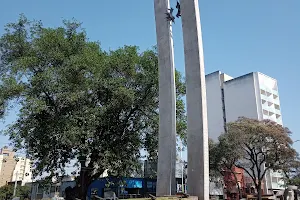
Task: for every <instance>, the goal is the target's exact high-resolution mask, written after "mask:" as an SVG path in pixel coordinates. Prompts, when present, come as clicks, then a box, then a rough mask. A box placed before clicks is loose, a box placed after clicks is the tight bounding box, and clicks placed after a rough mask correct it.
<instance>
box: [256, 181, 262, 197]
mask: <svg viewBox="0 0 300 200" xmlns="http://www.w3.org/2000/svg"><path fill="white" fill-rule="evenodd" d="M255 187H256V190H257V200H262V192H261V180H258V184H255Z"/></svg>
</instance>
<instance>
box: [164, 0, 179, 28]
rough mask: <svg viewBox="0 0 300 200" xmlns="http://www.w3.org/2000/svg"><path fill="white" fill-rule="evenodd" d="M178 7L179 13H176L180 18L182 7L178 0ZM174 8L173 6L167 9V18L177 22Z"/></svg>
mask: <svg viewBox="0 0 300 200" xmlns="http://www.w3.org/2000/svg"><path fill="white" fill-rule="evenodd" d="M176 9H177V13H176V17H177V18H179V17H181V9H180V3H179V2H178V1H177V4H176ZM173 12H174V9H173V8H172V7H171V8H169V9H168V10H167V12H166V15H167V17H166V18H167V20H168V21H172V22H173V23H174V24H175V17H174V15H173Z"/></svg>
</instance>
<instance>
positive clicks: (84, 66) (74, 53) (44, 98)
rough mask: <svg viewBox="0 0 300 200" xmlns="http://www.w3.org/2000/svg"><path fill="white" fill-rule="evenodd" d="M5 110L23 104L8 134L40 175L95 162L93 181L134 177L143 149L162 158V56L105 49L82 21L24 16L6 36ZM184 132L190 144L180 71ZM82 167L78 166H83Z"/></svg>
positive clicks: (0, 87)
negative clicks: (54, 23)
mask: <svg viewBox="0 0 300 200" xmlns="http://www.w3.org/2000/svg"><path fill="white" fill-rule="evenodd" d="M0 56H1V63H0V110H1V113H0V114H1V115H2V117H3V116H4V114H5V113H6V112H7V111H8V109H9V107H10V105H14V106H15V105H18V106H20V114H19V116H18V118H17V121H16V122H15V123H13V124H11V125H10V127H9V128H8V129H7V130H6V132H5V133H6V134H7V135H9V136H10V140H12V142H13V144H14V146H15V148H17V149H25V150H26V151H27V154H28V157H29V158H30V159H31V160H33V161H34V169H35V171H34V172H35V173H34V175H41V174H42V173H44V172H47V173H48V174H49V176H50V177H52V176H55V175H56V176H57V175H61V174H63V173H64V172H65V169H66V166H67V165H69V163H70V161H71V160H73V159H76V158H78V156H84V157H87V158H88V165H87V169H89V173H88V176H89V179H90V180H92V179H93V178H97V177H98V176H99V175H100V174H102V173H103V172H104V170H106V169H108V170H109V173H110V174H111V175H116V176H117V175H125V176H126V175H129V174H131V172H132V171H133V170H134V169H135V168H136V167H137V166H139V165H138V162H137V161H138V159H139V158H140V157H141V154H140V150H141V149H146V150H147V151H148V153H149V159H155V158H156V157H157V134H158V113H159V108H158V59H157V52H156V49H152V50H146V51H144V52H142V53H141V52H139V49H138V47H136V46H124V47H122V48H119V49H117V50H114V51H104V50H103V49H101V46H100V44H99V43H97V42H92V41H89V40H88V39H87V36H86V33H85V31H84V30H83V29H82V28H81V25H80V23H78V22H76V21H64V23H63V26H61V27H58V28H46V27H44V26H43V25H42V23H41V22H40V21H29V20H28V19H27V18H26V17H25V16H23V15H21V17H20V19H19V20H18V21H17V22H16V23H9V24H7V26H6V29H5V33H4V34H3V35H2V37H1V39H0ZM176 94H177V133H178V135H179V136H180V137H181V138H182V139H184V138H185V129H186V116H185V108H184V103H183V101H182V96H183V95H184V94H185V86H184V83H183V80H182V76H181V74H180V73H179V72H177V71H176ZM77 164H78V163H77Z"/></svg>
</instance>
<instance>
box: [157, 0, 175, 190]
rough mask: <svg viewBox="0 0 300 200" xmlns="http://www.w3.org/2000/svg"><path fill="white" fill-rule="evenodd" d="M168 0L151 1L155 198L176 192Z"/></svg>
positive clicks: (173, 78)
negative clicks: (156, 129)
mask: <svg viewBox="0 0 300 200" xmlns="http://www.w3.org/2000/svg"><path fill="white" fill-rule="evenodd" d="M169 6H170V5H169V0H154V10H155V22H156V37H157V49H158V66H159V144H158V146H159V147H158V168H157V187H156V195H157V196H164V195H174V194H175V193H176V179H175V170H176V169H175V168H176V93H175V68H174V51H173V38H172V26H171V21H168V20H167V19H166V12H167V11H168V8H169Z"/></svg>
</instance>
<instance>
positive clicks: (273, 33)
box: [0, 0, 300, 152]
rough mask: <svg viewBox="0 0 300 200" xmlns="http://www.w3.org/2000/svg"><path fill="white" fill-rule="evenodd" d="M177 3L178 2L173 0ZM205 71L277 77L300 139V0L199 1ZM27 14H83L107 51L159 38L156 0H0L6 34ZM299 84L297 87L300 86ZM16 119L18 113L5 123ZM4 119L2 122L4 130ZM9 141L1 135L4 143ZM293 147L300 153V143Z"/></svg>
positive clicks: (55, 17)
mask: <svg viewBox="0 0 300 200" xmlns="http://www.w3.org/2000/svg"><path fill="white" fill-rule="evenodd" d="M171 3H172V5H173V6H174V5H175V3H176V1H175V0H171ZM200 7H201V10H200V11H201V20H202V31H203V42H204V56H205V67H206V73H210V72H213V71H216V70H221V71H223V72H225V73H227V74H229V75H231V76H239V75H243V74H245V73H248V72H252V71H260V72H262V73H265V74H267V75H269V76H271V77H274V78H276V79H277V80H278V85H279V93H280V98H281V99H280V100H281V108H282V114H283V123H284V125H285V126H287V127H289V128H290V129H291V130H292V131H293V132H294V134H293V139H294V140H296V139H300V127H299V124H298V123H299V118H298V116H299V113H300V106H299V104H298V103H297V102H298V101H299V99H300V89H299V85H300V84H299V73H300V12H299V10H300V1H299V0H200ZM20 13H24V14H25V15H26V16H27V17H28V18H29V19H38V20H42V21H43V23H44V25H45V26H51V27H55V26H59V25H61V22H62V20H63V19H71V18H73V17H74V18H76V19H77V20H79V21H81V22H83V27H84V28H85V29H86V31H87V33H88V37H89V38H90V40H98V41H100V42H101V44H102V47H103V48H104V49H109V48H112V49H115V48H117V47H120V46H123V45H125V44H126V45H138V46H140V48H141V49H142V50H144V49H147V48H150V47H151V46H153V45H155V43H156V35H155V24H154V11H153V0H127V1H125V0H93V1H92V0H90V1H88V0H86V1H82V0H80V1H79V0H72V1H71V0H43V1H41V0H39V1H38V0H27V1H24V0H6V1H4V0H3V1H1V4H0V35H2V33H3V29H4V25H5V24H6V23H8V22H12V21H15V20H17V19H18V15H19V14H20ZM173 35H174V45H175V63H176V68H177V69H178V70H180V71H182V72H183V71H184V57H183V41H182V34H181V24H180V23H179V21H177V23H176V24H175V25H174V32H173ZM297 85H298V86H297ZM14 119H16V115H15V113H14V112H12V113H11V114H10V115H9V116H8V118H7V120H6V124H7V123H9V122H11V121H13V120H14ZM4 126H5V124H2V123H0V130H1V129H3V128H4ZM5 143H8V140H7V138H5V137H3V136H0V146H2V145H4V144H5ZM294 146H295V147H296V148H297V149H298V151H299V152H300V142H299V143H295V144H294Z"/></svg>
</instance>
